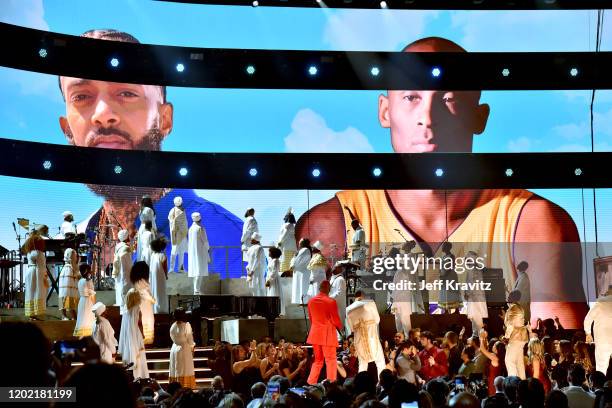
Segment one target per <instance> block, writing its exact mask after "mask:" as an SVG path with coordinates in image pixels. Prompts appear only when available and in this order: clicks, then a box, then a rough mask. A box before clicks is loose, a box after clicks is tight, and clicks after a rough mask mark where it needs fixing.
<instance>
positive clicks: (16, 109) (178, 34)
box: [0, 0, 612, 244]
mask: <svg viewBox="0 0 612 408" xmlns="http://www.w3.org/2000/svg"><path fill="white" fill-rule="evenodd" d="M595 16H596V12H595V11H524V12H479V11H478V12H465V11H457V12H438V11H397V10H395V11H392V10H330V9H296V8H269V7H259V8H252V7H228V6H225V7H223V6H201V5H187V4H175V3H166V2H154V1H148V0H147V1H145V0H105V1H87V2H85V1H82V0H48V1H42V0H8V1H7V0H5V1H3V5H2V8H0V21H3V22H8V23H12V24H18V25H23V26H28V27H33V28H38V29H43V30H49V31H55V32H62V33H66V34H73V35H79V34H80V33H82V32H84V31H86V30H89V29H92V28H115V29H119V30H124V31H127V32H129V33H131V34H133V35H135V36H136V37H137V38H138V39H139V40H140V41H141V42H143V43H152V44H168V45H180V46H198V47H220V48H266V49H305V50H365V51H399V50H400V49H401V48H402V47H403V46H404V45H405V44H407V43H409V42H411V41H413V40H415V39H418V38H421V37H425V36H441V37H446V38H448V39H451V40H453V41H456V42H457V43H459V44H460V45H462V46H463V47H465V48H466V49H467V50H468V51H592V50H594V47H595ZM610 47H612V24H611V23H608V24H606V25H605V27H604V35H603V43H602V49H603V50H609V49H610ZM168 63H169V64H174V62H173V61H168ZM533 69H534V70H535V69H538V67H537V66H534V67H533ZM0 86H1V87H2V90H3V91H2V93H1V94H0V135H1V136H2V137H10V138H16V139H22V140H32V141H43V142H50V143H59V144H64V143H65V139H64V137H63V135H62V133H61V132H60V129H59V125H58V117H59V116H60V115H61V114H63V112H64V110H65V107H64V103H63V101H62V98H61V95H60V92H59V89H58V87H57V78H56V77H55V76H48V75H42V74H37V73H30V72H22V71H15V70H11V69H7V68H0ZM381 92H382V91H305V90H241V89H231V90H230V89H191V88H170V89H169V90H168V99H169V100H170V101H171V102H172V103H173V104H174V107H175V118H174V120H175V121H174V130H173V132H172V134H171V135H170V136H169V137H168V138H167V139H166V141H165V142H164V145H163V149H164V150H169V151H216V152H222V151H231V152H391V146H390V141H389V132H388V130H386V129H382V128H381V127H380V126H379V124H378V120H377V97H378V95H379V94H380V93H381ZM482 101H483V102H486V103H488V104H489V105H490V106H491V116H490V118H489V122H488V125H487V128H486V130H485V132H484V134H483V135H480V136H477V137H476V138H475V144H474V151H476V152H551V151H590V136H589V101H590V91H588V90H587V91H554V92H553V91H546V92H544V91H542V92H533V91H514V92H484V93H483V96H482ZM594 112H595V114H594V129H595V150H596V151H612V91H598V92H597V98H596V103H595V109H594ZM33 165H38V164H33ZM571 176H572V175H571V174H569V175H568V177H571ZM2 186H7V188H9V191H14V192H15V195H16V196H19V197H22V199H23V200H25V201H26V203H25V204H24V205H21V204H20V206H19V210H20V211H24V213H25V212H28V211H31V215H30V217H32V218H33V219H35V220H36V219H38V221H39V222H46V223H50V224H55V223H59V221H54V220H57V219H58V218H60V214H61V212H62V211H64V210H65V209H73V210H74V211H75V212H76V213H78V214H77V217H76V218H77V219H82V218H85V217H86V216H87V215H89V214H90V213H91V212H93V211H94V210H95V209H97V208H99V205H100V199H99V198H97V197H95V196H93V195H92V194H91V193H90V192H89V191H88V190H87V189H86V188H85V187H83V186H81V185H78V184H68V183H51V182H43V181H33V180H18V179H12V178H8V177H0V187H2ZM537 192H538V193H539V194H541V195H543V196H545V197H547V198H549V199H551V200H552V201H554V202H556V203H557V204H559V205H561V206H562V207H564V208H565V209H566V210H567V211H568V212H569V213H570V214H571V215H572V217H573V218H574V220H575V221H576V224H577V225H578V228H579V230H580V233H581V236H582V235H583V223H582V211H583V206H582V200H581V193H580V190H564V191H560V190H539V191H537ZM200 193H201V194H202V195H204V196H205V197H206V198H208V199H210V200H212V201H216V202H218V203H220V204H222V205H224V206H226V207H227V208H228V209H230V210H232V211H233V212H235V213H236V214H237V215H239V216H241V215H242V212H243V211H244V208H245V207H246V206H248V205H254V206H256V207H257V206H259V208H260V209H261V210H260V224H262V225H265V228H267V229H268V230H264V240H265V241H271V240H273V239H276V235H277V233H278V232H277V231H278V227H279V226H280V219H281V218H282V214H284V212H285V210H286V208H287V207H288V206H289V205H293V206H294V207H296V211H297V213H298V214H299V213H301V212H302V211H303V210H305V209H306V207H307V205H308V203H310V205H313V204H316V203H318V202H321V201H323V200H325V199H327V198H328V197H330V196H331V195H332V194H333V192H329V191H328V192H311V194H310V197H309V200H307V197H306V192H305V191H294V192H269V191H265V192H249V193H248V197H249V199H248V202H247V201H246V197H247V193H246V192H242V193H240V192H226V191H200ZM56 197H57V198H56ZM75 197H78V199H76V198H75ZM585 197H586V198H585V201H586V203H587V206H586V207H585V216H586V220H587V222H586V224H587V225H586V239H587V240H593V239H594V235H593V234H594V232H593V211H592V205H591V204H590V203H591V201H590V200H592V192H591V191H586V192H585ZM38 200H42V201H38ZM71 200H72V202H71ZM597 201H598V211H599V212H601V214H600V215H599V217H598V218H599V219H598V220H599V223H600V228H599V234H600V235H599V238H600V240H608V241H612V222H611V221H610V219H611V218H610V215H612V214H611V213H612V194H611V193H610V191H600V192H598V200H597ZM28 202H29V203H30V204H28ZM41 202H42V203H43V204H40V203H41ZM14 206H15V204H14V202H13V200H11V202H8V201H5V202H2V203H1V207H2V208H14ZM71 206H72V208H71ZM30 207H31V208H30ZM76 207H78V211H77V208H76ZM234 207H235V208H234ZM41 211H43V214H41ZM26 215H27V214H21V213H19V214H16V216H26ZM14 219H15V214H13V211H9V212H7V211H2V212H1V214H0V225H1V226H2V229H1V230H0V244H4V243H5V242H12V241H13V240H14V237H13V234H12V230H10V229H7V228H5V227H6V226H9V225H10V221H12V220H14ZM583 239H584V237H583Z"/></svg>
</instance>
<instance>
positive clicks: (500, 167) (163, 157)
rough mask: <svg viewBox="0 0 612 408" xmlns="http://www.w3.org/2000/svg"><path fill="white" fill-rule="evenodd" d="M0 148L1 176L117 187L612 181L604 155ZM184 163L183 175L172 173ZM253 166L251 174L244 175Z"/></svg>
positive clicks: (580, 184)
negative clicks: (254, 171)
mask: <svg viewBox="0 0 612 408" xmlns="http://www.w3.org/2000/svg"><path fill="white" fill-rule="evenodd" d="M0 151H2V157H3V159H2V160H0V174H2V175H5V176H14V177H26V178H34V179H43V180H57V181H70V182H79V183H93V184H111V185H123V186H149V187H189V188H202V189H231V190H258V189H366V188H367V189H462V188H463V189H465V188H472V189H480V188H586V187H589V188H591V187H593V188H610V187H612V178H611V177H610V176H609V174H610V173H609V168H610V153H520V154H519V153H479V154H476V153H432V154H395V153H382V154H381V153H377V154H370V153H368V154H340V153H329V154H321V153H316V154H310V153H292V154H285V153H187V152H150V151H141V150H134V151H126V150H113V149H97V148H87V147H73V146H65V145H56V144H47V143H36V142H25V141H17V140H10V139H0ZM45 162H47V166H46V167H48V169H45V166H44V165H43V163H45ZM118 166H119V167H120V168H121V171H120V172H119V173H117V172H116V168H117V167H118ZM183 167H184V168H185V169H186V170H187V175H186V176H181V175H180V174H179V169H181V168H183ZM253 168H254V169H257V175H256V176H251V175H250V174H249V172H250V170H251V169H253ZM315 168H316V169H319V170H320V173H321V174H320V176H319V177H313V175H312V170H314V169H315ZM375 168H378V169H380V171H381V174H380V176H378V177H375V176H374V174H373V173H374V172H373V170H374V169H375ZM436 173H438V174H442V173H443V174H442V175H441V176H438V175H436Z"/></svg>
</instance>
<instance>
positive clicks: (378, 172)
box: [43, 160, 583, 178]
mask: <svg viewBox="0 0 612 408" xmlns="http://www.w3.org/2000/svg"><path fill="white" fill-rule="evenodd" d="M52 167H53V163H52V162H51V160H45V161H43V168H44V169H45V170H51V169H52ZM113 171H114V172H115V174H121V173H123V167H121V166H120V165H115V166H114V168H113ZM178 173H179V175H180V176H181V177H187V175H189V169H188V168H187V167H180V168H179V169H178ZM248 173H249V176H251V177H256V176H257V175H258V174H259V170H258V169H257V168H256V167H251V168H250V169H249V171H248ZM310 174H312V177H314V178H319V177H320V176H321V174H322V171H321V169H320V168H318V167H314V168H313V169H312V171H311V172H310ZM382 174H383V171H382V169H381V168H380V167H374V168H373V169H372V176H374V177H380V176H382ZM434 174H435V176H436V177H443V176H444V169H443V168H441V167H438V168H437V169H435V170H434ZM504 174H505V175H506V177H512V175H513V174H514V170H513V169H511V168H507V169H506V170H505V171H504ZM582 174H583V171H582V168H580V167H577V168H575V169H574V175H575V176H581V175H582Z"/></svg>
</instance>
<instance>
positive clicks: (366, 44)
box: [323, 10, 439, 51]
mask: <svg viewBox="0 0 612 408" xmlns="http://www.w3.org/2000/svg"><path fill="white" fill-rule="evenodd" d="M327 13H328V14H329V15H328V18H327V23H326V25H325V27H324V29H323V42H324V43H326V44H329V46H330V49H332V50H347V51H399V50H401V49H402V48H403V47H404V46H405V45H406V44H408V43H410V42H411V41H413V40H414V39H416V38H418V37H421V36H422V35H423V33H424V32H425V27H426V25H427V23H428V22H429V21H431V20H433V19H435V18H436V17H437V16H438V14H439V13H438V12H436V11H412V10H393V11H390V10H341V11H330V10H327Z"/></svg>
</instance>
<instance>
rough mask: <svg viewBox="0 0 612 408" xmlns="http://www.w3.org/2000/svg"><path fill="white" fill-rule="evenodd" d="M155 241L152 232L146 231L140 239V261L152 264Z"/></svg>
mask: <svg viewBox="0 0 612 408" xmlns="http://www.w3.org/2000/svg"><path fill="white" fill-rule="evenodd" d="M154 239H155V234H154V233H153V232H152V231H147V230H144V231H142V234H140V236H139V237H138V254H139V255H138V260H139V261H145V262H146V263H147V265H149V264H150V262H151V253H152V252H153V251H152V250H151V242H152V241H153V240H154Z"/></svg>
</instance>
